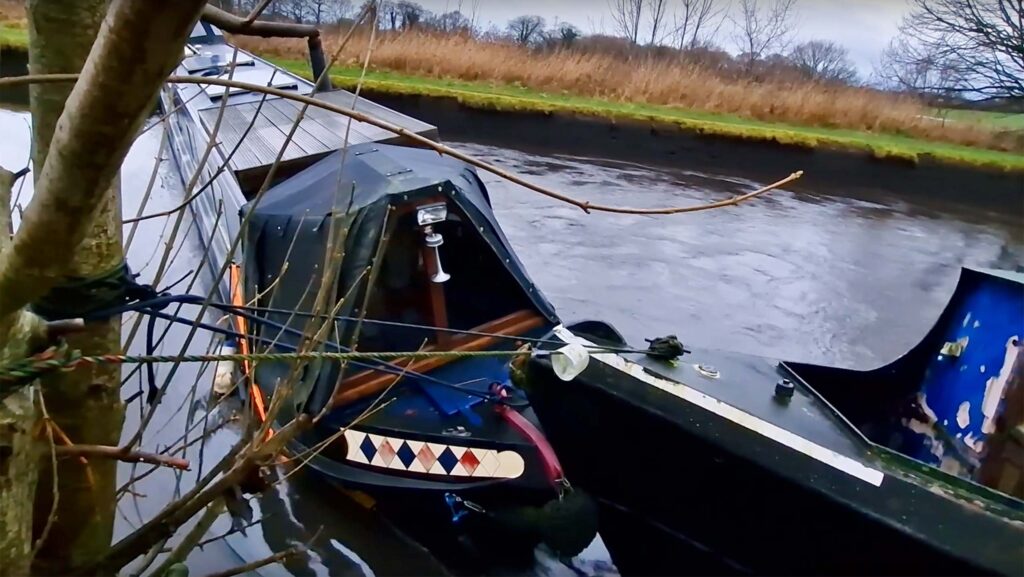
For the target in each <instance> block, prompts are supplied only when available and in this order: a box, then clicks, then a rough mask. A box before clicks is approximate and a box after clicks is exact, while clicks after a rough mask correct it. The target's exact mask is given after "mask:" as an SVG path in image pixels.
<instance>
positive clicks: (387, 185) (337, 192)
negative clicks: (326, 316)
mask: <svg viewBox="0 0 1024 577" xmlns="http://www.w3.org/2000/svg"><path fill="white" fill-rule="evenodd" d="M442 195H443V196H445V197H447V199H448V203H449V206H451V205H453V204H454V205H456V206H457V207H458V208H459V209H461V212H462V213H463V214H464V215H465V216H466V217H468V218H469V220H470V221H471V222H472V224H473V226H474V228H475V229H476V230H477V231H478V233H479V234H480V235H481V236H482V237H483V239H484V240H485V241H486V244H487V245H488V246H489V247H490V248H491V249H492V250H494V252H495V256H496V257H497V258H499V259H500V261H501V262H502V263H507V264H506V267H507V268H508V269H509V272H510V273H511V274H512V275H513V277H514V278H515V279H516V280H517V281H518V282H519V284H520V286H521V287H522V288H523V292H524V294H527V295H528V296H529V298H530V299H531V301H532V302H533V304H534V305H535V306H536V308H537V310H538V311H539V312H540V313H541V314H543V315H545V316H546V317H548V319H549V320H551V321H552V322H558V319H557V317H556V315H555V311H554V309H553V308H552V306H551V304H550V303H549V302H548V301H547V300H546V299H545V298H544V296H543V295H542V294H541V293H540V292H539V291H538V290H536V288H535V287H534V284H533V281H532V280H530V278H529V276H528V275H527V273H526V271H525V270H524V268H523V266H522V263H520V262H519V259H518V258H517V257H516V255H515V253H514V252H513V251H512V248H511V247H510V246H509V243H508V240H507V239H506V238H505V235H504V233H503V232H502V231H501V228H500V227H499V226H498V223H497V221H496V220H495V218H494V214H493V212H492V211H491V206H490V199H489V198H488V195H487V191H486V189H485V188H484V185H483V183H482V182H481V181H480V178H479V177H478V176H477V174H476V171H475V170H474V169H473V168H472V167H471V166H470V165H468V164H466V163H464V162H461V161H459V160H455V159H452V158H450V157H446V156H442V155H440V154H438V153H436V152H434V151H431V150H426V149H418V148H409V147H402V146H392V145H382V144H376V143H373V144H365V145H359V146H354V147H351V148H349V149H348V151H347V153H346V152H344V151H339V152H336V153H332V154H331V155H330V156H328V157H327V158H324V159H323V160H321V161H320V162H318V163H316V164H314V165H313V166H310V167H309V168H307V169H306V170H304V171H302V172H300V173H298V174H296V175H295V176H293V177H291V178H289V179H288V180H286V181H284V182H282V183H281V184H279V185H277V186H275V187H273V188H271V189H270V190H268V191H267V192H266V194H265V195H264V197H263V198H262V199H261V200H260V201H259V203H256V202H255V201H254V202H250V203H248V204H247V205H245V206H244V207H242V214H243V216H245V215H246V214H248V215H249V220H248V223H247V224H246V226H245V230H244V231H243V234H245V235H246V236H245V238H244V251H245V278H246V293H247V294H246V298H247V299H252V298H254V297H255V296H256V295H260V299H259V304H258V306H262V307H269V308H275V309H284V310H288V311H299V312H303V311H306V312H309V311H312V310H313V308H314V303H315V301H316V297H317V293H318V292H319V291H320V287H321V285H322V274H321V273H322V270H323V268H324V264H325V262H324V261H325V258H324V257H325V250H326V248H327V244H328V242H329V239H330V238H331V235H332V234H333V235H335V236H334V239H335V242H336V243H337V246H340V247H343V257H342V261H341V263H340V266H338V265H336V268H335V270H337V271H339V272H338V274H337V278H336V279H330V281H329V284H328V285H327V286H329V287H331V289H330V290H332V291H334V294H335V295H336V298H337V297H341V296H346V295H347V298H346V299H345V304H344V305H343V306H342V307H341V308H340V309H339V310H338V315H339V316H350V315H353V313H354V311H356V310H357V308H358V307H357V305H358V304H359V303H361V302H362V301H363V294H362V293H363V291H365V287H366V284H367V281H368V275H366V274H364V273H365V271H366V270H367V269H368V267H369V266H370V265H371V262H372V260H373V258H374V256H375V255H376V254H377V251H378V244H379V241H380V238H381V234H382V232H383V230H384V226H385V219H386V217H387V215H388V213H389V208H388V207H389V206H390V205H394V204H399V203H403V202H406V201H411V202H415V201H416V199H418V198H426V197H428V196H430V197H436V196H442ZM286 262H287V266H286V267H285V266H284V265H285V263H286ZM282 271H283V273H282ZM279 277H280V278H279ZM355 283H358V286H355V287H353V284H355ZM335 302H336V301H334V300H332V301H331V302H330V305H329V306H333V305H334V303H335ZM266 317H267V318H268V319H269V320H271V321H273V322H276V323H281V324H284V325H287V326H289V327H290V328H293V329H297V330H299V331H303V330H305V328H306V323H307V321H308V319H306V318H301V317H297V316H293V315H290V314H283V313H268V314H267V315H266ZM352 324H353V323H347V324H339V326H338V331H337V333H335V331H331V333H332V335H333V334H340V336H341V342H342V343H343V344H344V343H347V342H348V340H347V338H346V337H347V336H348V333H347V330H350V329H351V327H352ZM254 332H258V333H259V334H260V336H261V337H263V338H267V339H277V341H278V342H280V343H282V344H284V345H286V346H294V345H296V344H297V343H298V341H299V339H300V337H298V336H296V335H291V334H287V333H281V332H280V330H279V329H275V328H272V327H268V326H263V327H259V328H257V329H256V330H255V331H254ZM260 367H266V369H264V370H266V371H269V370H272V365H269V364H266V363H263V364H261V365H260ZM315 367H316V365H315V364H314V365H310V369H314V370H310V369H307V371H306V372H307V376H306V377H305V378H303V383H302V384H300V385H299V389H300V390H297V391H296V404H297V405H300V404H302V403H303V402H304V401H305V399H306V398H307V397H308V395H309V393H310V392H311V390H312V389H314V385H315V382H314V381H316V382H327V381H330V382H329V383H328V384H329V385H330V386H321V387H315V388H316V389H317V391H316V392H315V393H314V397H313V399H312V402H311V403H310V404H311V405H313V406H315V405H318V404H319V402H323V401H325V400H326V396H327V395H329V394H330V389H332V388H333V379H331V378H330V374H329V373H330V371H326V370H324V371H321V370H315ZM277 370H280V367H278V369H277ZM285 374H286V373H285ZM310 375H312V378H311V377H310ZM281 376H283V375H281ZM260 377H261V375H260V372H259V369H258V370H257V378H258V379H260V380H261V381H262V382H263V383H264V384H262V386H264V387H265V386H267V385H270V386H271V387H272V386H273V383H268V382H267V378H260ZM265 377H268V378H269V375H265ZM318 401H319V402H318Z"/></svg>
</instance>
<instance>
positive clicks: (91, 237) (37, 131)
mask: <svg viewBox="0 0 1024 577" xmlns="http://www.w3.org/2000/svg"><path fill="white" fill-rule="evenodd" d="M106 9H107V1H106V0H30V1H29V3H28V17H29V23H30V42H29V69H30V71H31V73H33V74H51V73H62V72H80V71H81V70H82V66H83V65H84V64H85V60H86V58H88V56H89V50H90V49H91V48H92V45H93V42H94V41H95V39H96V34H97V33H98V32H99V29H100V24H101V23H102V21H103V17H104V15H105V14H106ZM72 88H73V86H72V85H69V84H49V85H47V84H37V85H34V86H32V88H31V91H30V97H31V109H32V126H33V129H34V130H33V134H32V163H33V165H34V166H35V167H36V169H37V172H36V177H37V180H38V178H39V176H40V174H41V172H40V171H39V168H40V167H42V166H44V165H45V164H46V159H47V156H48V155H49V152H50V141H51V139H52V138H53V133H54V129H55V128H56V126H57V122H58V119H60V116H61V113H62V112H63V111H64V104H65V102H66V101H67V98H68V95H70V94H71V90H72ZM119 188H120V187H119V182H118V179H117V178H114V179H113V182H112V183H111V185H110V187H109V189H108V190H107V191H106V193H105V194H103V195H102V198H101V199H100V201H99V202H100V207H99V209H98V210H97V212H96V213H95V216H94V218H92V219H91V222H90V223H89V229H88V232H87V234H86V237H85V240H84V241H83V242H82V244H81V245H79V247H78V248H77V250H76V251H75V254H74V259H73V261H72V262H71V266H70V267H69V269H68V275H69V276H74V277H80V278H89V277H94V276H96V275H98V274H101V273H103V272H106V271H109V270H110V269H112V268H114V267H115V266H118V265H119V264H120V263H121V261H122V259H123V254H124V253H123V250H122V248H121V202H120V194H119ZM120 328H121V324H120V317H117V318H112V319H109V320H108V321H106V322H99V323H90V324H89V326H88V328H87V329H86V330H85V331H83V332H82V333H80V334H77V335H73V336H70V337H69V338H68V344H69V345H70V346H71V347H73V348H75V349H79V350H81V351H82V352H83V353H84V354H87V355H93V354H104V353H112V352H118V351H120V349H121V331H120ZM120 382H121V378H120V370H119V368H118V367H117V366H96V367H90V368H89V369H87V370H82V371H74V372H71V373H62V374H56V375H54V376H51V377H48V378H47V379H45V386H44V390H45V391H46V392H45V399H46V402H47V408H48V410H49V412H50V415H51V417H52V418H53V419H54V422H55V423H56V424H57V426H59V427H60V428H61V429H62V430H63V431H64V433H65V434H66V435H67V436H68V438H70V439H71V440H72V441H73V442H75V443H83V444H96V445H116V444H118V442H119V441H120V437H121V427H122V424H123V421H124V407H123V405H122V403H121V395H120ZM52 474H53V471H52V470H50V469H49V468H45V469H43V472H42V474H41V475H40V483H41V486H50V483H52V477H51V475H52ZM57 479H58V482H59V491H60V493H61V494H63V495H65V496H66V497H65V498H63V499H58V505H57V509H56V519H55V521H54V523H53V526H52V529H51V531H50V533H49V536H48V538H47V539H46V541H45V542H44V543H43V544H42V549H41V550H40V555H39V562H37V563H36V565H37V569H38V570H39V571H41V572H43V573H47V574H53V573H64V572H66V571H67V570H68V569H69V568H70V567H71V566H72V565H75V564H77V563H80V562H82V561H84V560H86V559H89V558H91V557H94V556H96V555H98V554H101V553H102V552H103V551H104V550H105V549H106V548H107V547H108V546H109V545H110V541H111V538H112V533H113V527H114V502H113V501H114V491H115V490H116V484H117V462H116V461H112V460H106V459H103V460H100V459H94V460H92V461H90V462H89V465H88V466H87V467H86V466H83V465H82V463H80V462H79V461H78V460H77V459H62V460H61V461H60V463H59V466H58V468H57ZM72 495H73V497H70V498H69V497H68V496H72ZM53 497H54V496H53V493H52V492H51V491H45V490H41V491H38V492H37V494H36V515H35V517H36V523H35V526H36V530H37V531H41V530H42V528H43V527H44V526H45V525H46V521H47V519H48V518H49V516H50V514H51V511H52V506H53Z"/></svg>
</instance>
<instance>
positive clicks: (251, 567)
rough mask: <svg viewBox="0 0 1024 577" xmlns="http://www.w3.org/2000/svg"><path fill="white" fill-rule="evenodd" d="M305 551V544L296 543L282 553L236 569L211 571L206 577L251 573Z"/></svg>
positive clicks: (228, 576) (227, 576)
mask: <svg viewBox="0 0 1024 577" xmlns="http://www.w3.org/2000/svg"><path fill="white" fill-rule="evenodd" d="M305 551H306V547H305V546H303V545H296V546H295V547H291V548H289V549H285V550H284V551H281V552H280V553H274V554H273V555H270V556H269V557H264V558H263V559H260V560H258V561H253V562H252V563H246V564H245V565H240V566H238V567H235V568H234V569H228V570H227V571H221V572H219V573H210V574H209V575H207V576H206V577H234V576H235V575H242V574H245V573H249V572H251V571H255V570H257V569H259V568H260V567H266V566H267V565H271V564H273V563H280V562H281V561H284V560H285V559H287V558H289V557H294V556H295V555H298V554H300V553H304V552H305Z"/></svg>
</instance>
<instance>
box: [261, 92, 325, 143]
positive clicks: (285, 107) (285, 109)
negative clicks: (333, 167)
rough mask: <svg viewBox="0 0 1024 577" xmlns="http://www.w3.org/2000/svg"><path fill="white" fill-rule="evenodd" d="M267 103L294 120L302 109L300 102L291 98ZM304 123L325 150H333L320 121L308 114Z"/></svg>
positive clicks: (309, 132)
mask: <svg viewBox="0 0 1024 577" xmlns="http://www.w3.org/2000/svg"><path fill="white" fill-rule="evenodd" d="M267 104H269V105H270V106H272V107H273V108H274V109H275V110H277V111H279V112H280V113H281V114H282V115H284V116H285V117H286V118H290V119H292V121H294V119H295V116H296V115H298V113H299V109H300V106H299V105H298V103H296V102H292V101H291V100H287V99H284V98H275V99H274V100H272V101H270V102H268V103H267ZM302 124H303V128H304V129H305V130H306V132H307V133H308V134H309V135H310V137H311V138H315V139H316V140H317V141H318V142H319V143H320V146H321V147H322V148H323V149H324V150H331V148H330V145H329V144H328V142H329V141H330V140H329V139H325V138H324V135H323V133H322V131H321V127H320V123H319V122H313V121H311V119H310V118H309V115H308V114H307V115H306V117H305V118H304V119H303V120H302Z"/></svg>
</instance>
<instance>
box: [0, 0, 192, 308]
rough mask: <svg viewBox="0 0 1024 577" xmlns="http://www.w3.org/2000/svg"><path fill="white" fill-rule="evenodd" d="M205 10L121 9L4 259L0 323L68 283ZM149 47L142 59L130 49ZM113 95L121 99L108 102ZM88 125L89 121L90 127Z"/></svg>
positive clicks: (119, 0) (89, 65)
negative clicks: (104, 203) (161, 89)
mask: <svg viewBox="0 0 1024 577" xmlns="http://www.w3.org/2000/svg"><path fill="white" fill-rule="evenodd" d="M203 4H204V2H202V0H187V2H184V3H183V2H175V3H172V4H167V5H164V4H159V5H157V6H160V8H156V7H149V6H148V4H147V8H146V9H144V10H140V9H139V8H138V5H137V4H136V3H133V2H130V1H126V0H115V1H114V2H113V3H112V4H111V7H110V12H109V15H108V17H107V19H106V20H105V21H104V24H103V27H102V29H101V30H100V34H99V37H98V38H97V40H96V44H95V45H94V46H93V50H92V52H91V53H90V54H89V58H88V60H87V61H86V63H85V66H84V68H83V70H82V75H81V76H82V78H81V81H80V82H78V83H76V84H75V86H74V88H73V89H72V91H71V95H70V96H69V97H68V100H67V105H66V108H65V111H64V113H63V114H62V115H61V117H60V120H58V122H57V129H56V130H55V131H54V136H53V140H52V142H51V144H50V154H48V155H47V160H46V163H45V164H44V165H43V167H42V168H41V170H40V169H39V167H37V170H40V173H39V178H38V180H37V183H36V191H35V195H34V197H33V199H32V203H31V204H30V205H29V207H28V209H27V210H26V211H25V218H24V220H22V223H21V226H20V227H19V230H18V233H17V234H16V235H15V237H14V242H13V245H12V249H11V250H9V251H5V252H4V253H3V254H2V255H0V316H6V315H8V314H10V313H12V312H14V311H16V310H18V309H19V308H21V307H23V306H25V305H26V304H28V303H29V302H31V301H32V300H34V299H35V298H37V297H39V296H41V295H42V294H44V293H45V292H46V291H47V290H49V289H50V288H51V287H53V286H54V285H55V284H56V283H57V282H58V281H59V280H60V279H61V278H62V276H63V274H64V271H65V270H66V269H67V267H68V265H69V264H70V262H71V259H72V256H73V255H74V252H75V251H74V249H75V248H76V247H77V246H78V245H79V244H80V243H81V241H82V240H83V238H84V237H85V234H86V232H87V230H88V229H89V227H90V225H91V220H92V219H90V218H82V216H83V215H86V214H89V215H91V214H92V213H93V212H94V211H95V210H96V209H97V207H98V206H99V205H100V199H102V198H103V196H104V195H105V194H106V192H107V188H108V187H109V185H110V182H111V180H112V179H113V177H114V176H115V175H116V174H117V171H118V169H119V168H120V166H121V161H122V160H123V158H124V156H125V154H126V153H127V151H128V147H129V146H131V143H132V140H133V139H134V136H135V133H136V132H137V130H138V128H139V127H140V126H141V125H142V122H143V119H144V117H145V113H146V112H147V111H148V110H149V107H150V106H151V104H152V101H153V97H154V96H155V94H156V91H157V90H158V89H159V87H160V85H161V83H162V82H163V80H164V78H166V75H167V74H168V73H169V72H170V71H171V70H172V69H173V67H174V66H175V65H176V64H177V63H178V60H179V59H180V57H181V47H182V46H183V45H184V43H185V38H186V36H187V34H188V32H189V30H190V29H191V27H192V23H193V22H194V20H195V17H196V15H197V14H198V11H199V9H200V7H201V6H202V5H203ZM136 38H146V41H139V42H138V44H137V45H143V44H145V45H146V46H148V49H147V58H139V55H138V53H137V51H136V49H135V46H136V44H134V43H133V41H134V40H135V39H136ZM110 94H117V95H118V97H117V98H115V99H111V98H110V97H109V95H110ZM90 120H92V121H91V122H90Z"/></svg>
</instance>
